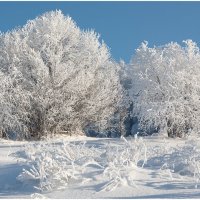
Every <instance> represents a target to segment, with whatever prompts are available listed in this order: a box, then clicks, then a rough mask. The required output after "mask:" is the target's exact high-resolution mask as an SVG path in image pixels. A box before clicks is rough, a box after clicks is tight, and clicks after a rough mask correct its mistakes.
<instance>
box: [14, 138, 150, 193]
mask: <svg viewBox="0 0 200 200" xmlns="http://www.w3.org/2000/svg"><path fill="white" fill-rule="evenodd" d="M146 154H147V147H146V145H145V143H144V141H143V140H142V139H137V140H132V141H127V140H126V139H125V138H123V140H119V144H114V143H113V144H112V143H108V144H107V146H106V148H105V146H103V147H102V148H99V146H98V145H97V146H95V145H93V143H91V144H90V143H89V142H88V143H86V142H66V141H57V142H56V141H54V142H53V141H41V142H36V143H35V142H34V143H32V144H30V143H29V144H27V145H26V146H25V148H24V149H22V150H20V151H19V152H17V153H16V154H15V156H16V157H17V158H18V159H19V162H20V163H22V165H23V171H22V172H21V173H20V174H19V176H18V177H17V180H18V181H20V182H21V183H23V184H24V185H26V186H28V187H34V188H36V189H38V190H39V191H40V192H48V191H51V190H59V189H63V188H66V187H68V185H69V184H73V183H76V182H79V183H84V182H89V181H92V180H99V181H100V182H102V183H103V186H102V187H101V188H100V190H108V191H109V190H114V189H116V188H117V187H119V186H124V185H129V186H133V187H135V186H136V185H137V184H136V180H135V179H136V175H137V173H138V172H139V171H140V170H141V169H142V167H143V166H144V164H145V163H146V161H147V157H146ZM91 171H92V172H93V173H94V175H93V177H91V175H90V176H89V177H88V172H91ZM105 181H106V183H105Z"/></svg>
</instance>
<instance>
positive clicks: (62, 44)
mask: <svg viewBox="0 0 200 200" xmlns="http://www.w3.org/2000/svg"><path fill="white" fill-rule="evenodd" d="M0 71H1V73H3V74H4V75H5V76H8V77H9V79H10V80H11V81H10V84H9V85H8V90H7V93H5V95H4V98H5V102H6V103H7V104H9V107H12V106H13V107H14V110H10V111H9V116H13V118H15V120H16V123H15V124H18V125H17V127H12V126H10V125H11V124H12V122H11V120H12V119H10V118H9V117H8V116H7V113H6V112H5V115H6V116H5V118H6V119H7V122H6V123H7V126H8V127H5V126H4V123H1V124H0V125H1V127H2V128H3V130H4V131H5V132H6V134H8V133H9V132H17V131H19V132H20V131H21V129H23V130H24V131H23V133H26V136H27V137H30V136H37V137H40V136H41V135H44V134H46V133H59V132H61V131H65V132H71V133H78V132H83V129H84V128H85V127H89V125H92V124H96V125H97V126H98V127H99V129H100V130H105V129H108V128H109V126H110V118H111V117H112V116H113V115H114V113H115V112H121V110H123V107H121V105H123V103H122V102H123V98H124V95H123V89H122V87H121V85H120V80H119V76H118V73H119V65H117V64H116V63H115V62H114V61H112V59H111V56H110V53H109V50H108V48H107V46H106V45H105V44H104V43H103V42H100V41H99V35H98V34H96V33H95V32H94V31H83V30H80V29H79V28H78V27H77V26H76V24H75V22H74V21H73V20H72V19H71V18H70V17H66V16H64V15H63V14H62V13H61V11H55V12H53V11H52V12H48V13H45V14H44V15H42V16H39V17H37V18H36V19H34V20H30V21H28V22H27V24H26V25H25V26H23V27H22V28H19V29H16V30H13V31H11V32H7V33H5V34H1V35H0ZM1 93H2V91H1ZM11 93H12V94H11ZM11 95H12V99H11V100H9V98H10V96H11ZM1 107H2V108H1V109H4V107H3V104H2V106H1ZM9 120H10V121H9ZM21 132H22V131H21ZM24 136H25V135H24Z"/></svg>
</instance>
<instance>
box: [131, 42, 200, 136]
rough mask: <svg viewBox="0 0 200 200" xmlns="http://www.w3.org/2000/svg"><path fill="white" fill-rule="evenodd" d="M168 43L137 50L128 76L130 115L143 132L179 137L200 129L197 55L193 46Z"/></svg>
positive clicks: (199, 61) (188, 43)
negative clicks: (130, 81) (130, 100)
mask: <svg viewBox="0 0 200 200" xmlns="http://www.w3.org/2000/svg"><path fill="white" fill-rule="evenodd" d="M184 43H185V46H180V45H179V44H177V43H169V44H167V45H164V46H161V47H154V48H150V47H148V44H147V42H144V43H142V45H141V46H140V47H139V48H138V49H137V50H136V54H135V55H134V56H133V59H132V61H131V64H130V65H129V74H130V77H131V79H132V80H133V81H132V87H131V89H130V90H129V92H130V97H131V99H132V101H133V102H134V106H133V113H132V114H133V116H136V117H137V118H138V121H139V127H140V129H142V130H143V131H148V130H152V129H154V130H155V129H157V131H158V130H159V131H165V132H167V133H168V135H169V136H179V137H182V136H184V135H185V134H188V133H189V132H191V131H195V132H198V131H199V129H200V126H199V123H198V122H199V120H200V52H199V48H198V47H197V45H196V43H194V42H193V41H191V40H187V41H184Z"/></svg>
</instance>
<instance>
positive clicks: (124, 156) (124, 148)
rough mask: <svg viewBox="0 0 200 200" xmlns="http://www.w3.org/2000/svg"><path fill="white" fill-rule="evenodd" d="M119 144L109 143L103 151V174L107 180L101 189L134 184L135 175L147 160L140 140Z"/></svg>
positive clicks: (143, 145) (112, 188) (145, 150)
mask: <svg viewBox="0 0 200 200" xmlns="http://www.w3.org/2000/svg"><path fill="white" fill-rule="evenodd" d="M122 139H123V143H122V145H119V146H114V145H109V146H108V147H107V149H106V152H105V157H106V162H105V163H106V165H105V168H104V172H103V175H104V176H105V177H107V179H108V182H107V183H106V184H105V185H104V186H103V187H102V190H108V191H110V190H114V189H116V188H117V187H119V186H125V185H129V186H134V187H135V186H136V183H135V177H136V175H137V172H138V171H139V170H140V168H143V166H144V164H145V163H146V162H147V157H146V156H147V147H146V145H145V143H144V141H143V140H142V138H140V139H136V140H133V141H127V140H126V139H125V138H124V137H122Z"/></svg>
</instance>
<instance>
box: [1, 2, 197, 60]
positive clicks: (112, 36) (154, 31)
mask: <svg viewBox="0 0 200 200" xmlns="http://www.w3.org/2000/svg"><path fill="white" fill-rule="evenodd" d="M55 9H60V10H62V11H63V13H64V14H66V15H67V14H68V15H70V16H71V17H72V18H73V19H74V20H75V21H76V23H77V24H78V26H79V27H81V28H83V29H91V28H92V29H94V30H95V31H96V32H98V33H100V34H101V38H102V39H103V40H104V41H105V42H106V44H107V45H108V46H109V48H110V50H111V53H112V56H113V58H114V59H115V60H119V59H120V58H122V59H124V60H125V61H126V62H128V61H129V60H130V58H131V56H132V55H133V53H134V50H135V49H136V48H137V47H138V46H139V45H140V43H141V42H142V41H144V40H147V41H149V45H150V46H153V45H162V44H165V43H168V42H170V41H177V42H179V43H180V42H181V41H182V40H185V39H192V40H194V41H196V42H197V43H198V44H199V43H200V2H0V31H2V32H5V31H7V30H11V29H13V28H14V27H16V26H22V25H24V24H25V23H26V21H27V20H28V19H34V18H35V17H36V16H37V15H41V14H42V13H44V12H46V11H50V10H55Z"/></svg>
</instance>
